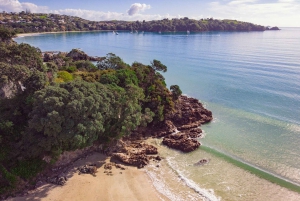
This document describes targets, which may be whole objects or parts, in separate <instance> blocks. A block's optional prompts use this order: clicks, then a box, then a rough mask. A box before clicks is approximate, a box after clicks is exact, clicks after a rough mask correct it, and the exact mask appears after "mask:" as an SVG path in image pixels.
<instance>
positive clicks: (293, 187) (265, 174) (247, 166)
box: [201, 145, 300, 193]
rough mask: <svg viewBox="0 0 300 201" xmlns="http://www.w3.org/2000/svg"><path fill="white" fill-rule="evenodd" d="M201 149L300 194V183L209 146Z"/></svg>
mask: <svg viewBox="0 0 300 201" xmlns="http://www.w3.org/2000/svg"><path fill="white" fill-rule="evenodd" d="M201 149H202V150H204V151H206V152H209V153H211V154H213V155H215V156H217V157H220V158H222V159H224V160H225V161H227V162H229V163H231V164H233V165H235V166H237V167H240V168H242V169H244V170H246V171H248V172H250V173H252V174H254V175H256V176H258V177H260V178H263V179H265V180H268V181H270V182H272V183H275V184H277V185H279V186H282V187H285V188H287V189H289V190H292V191H295V192H298V193H300V185H299V184H298V183H295V182H293V181H290V180H288V179H287V178H283V177H281V176H279V175H275V174H273V173H271V172H268V171H267V170H264V169H262V168H259V167H256V166H254V165H252V164H249V163H247V162H245V161H242V160H240V159H238V158H235V157H233V156H230V155H228V154H225V153H223V152H221V151H218V150H216V149H214V148H211V147H208V146H204V145H202V146H201Z"/></svg>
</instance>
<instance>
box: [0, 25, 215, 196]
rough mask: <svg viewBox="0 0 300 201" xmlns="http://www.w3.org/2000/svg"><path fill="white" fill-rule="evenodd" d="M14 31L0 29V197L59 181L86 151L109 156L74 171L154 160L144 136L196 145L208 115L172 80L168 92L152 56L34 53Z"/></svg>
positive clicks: (155, 152) (172, 143)
mask: <svg viewBox="0 0 300 201" xmlns="http://www.w3.org/2000/svg"><path fill="white" fill-rule="evenodd" d="M14 35H15V32H14V31H11V30H8V29H6V28H3V27H0V49H1V51H0V69H1V71H0V78H1V79H0V145H1V146H0V153H1V155H0V173H1V174H0V175H1V177H0V194H1V196H2V198H6V197H7V196H10V195H13V196H14V195H25V194H27V191H28V190H30V189H35V188H37V187H39V186H41V185H42V184H45V183H52V184H55V185H64V184H65V183H67V182H68V176H67V175H69V173H70V171H71V169H72V168H71V169H70V166H71V165H72V164H73V162H76V161H77V160H78V158H80V157H87V156H88V155H89V154H91V153H100V154H105V155H107V156H109V157H110V159H111V161H104V162H103V161H102V162H101V163H98V162H97V161H94V163H93V162H87V163H85V164H82V163H81V166H78V167H76V171H77V172H78V173H80V174H92V175H94V176H96V175H97V172H98V169H101V168H102V169H104V171H105V173H107V174H108V175H110V174H111V173H112V171H111V170H112V169H113V168H117V169H120V170H125V169H126V166H135V167H138V168H143V167H144V166H146V165H148V164H149V163H151V161H155V162H157V163H159V161H161V160H163V159H162V158H161V157H160V156H159V155H158V150H157V148H156V147H154V146H153V145H149V144H147V143H146V142H145V141H144V140H145V139H147V138H149V137H155V138H163V141H162V143H163V144H164V145H166V146H168V147H170V148H174V149H179V150H181V151H183V152H190V151H193V150H195V149H197V148H198V147H199V146H200V143H199V141H198V140H197V138H199V137H200V136H201V133H202V130H201V129H200V128H199V126H200V125H201V124H204V123H208V122H210V121H211V120H212V113H211V112H210V111H209V110H207V109H205V108H204V107H203V105H202V104H201V103H200V102H199V101H198V100H197V99H194V98H188V97H185V96H182V92H181V90H180V87H179V86H178V85H171V86H170V89H168V88H167V87H166V83H165V78H164V77H163V75H162V73H164V72H166V71H167V66H165V65H164V64H162V63H161V62H160V61H158V60H156V59H154V60H153V61H152V62H151V63H150V64H149V65H145V64H142V63H139V62H134V63H133V64H132V65H129V64H126V63H124V62H123V60H122V59H121V58H120V57H118V56H117V55H115V54H113V53H108V54H107V55H106V56H103V57H97V58H95V57H90V56H88V55H87V54H86V53H84V52H83V51H81V50H79V49H73V50H71V51H70V52H58V53H53V52H44V53H42V52H41V51H40V50H39V49H38V48H35V47H32V46H30V45H28V44H23V43H22V44H17V43H16V42H14V41H13V40H12V37H14ZM91 60H97V64H96V65H95V64H93V63H92V62H91ZM102 156H104V155H102ZM202 162H203V163H205V162H206V161H205V160H203V161H201V163H202ZM72 167H73V168H74V166H72ZM103 176H104V175H103ZM114 181H115V180H114ZM124 185H125V184H124Z"/></svg>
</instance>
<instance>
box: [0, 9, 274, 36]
mask: <svg viewBox="0 0 300 201" xmlns="http://www.w3.org/2000/svg"><path fill="white" fill-rule="evenodd" d="M0 24H2V26H4V27H6V28H10V29H13V30H14V31H15V32H16V33H38V32H60V31H94V30H120V31H132V32H139V31H146V32H187V31H188V32H201V31H265V30H279V29H278V27H271V28H270V27H265V26H261V25H256V24H253V23H249V22H242V21H237V20H229V19H224V20H218V19H213V18H206V19H200V20H195V19H189V18H187V17H184V18H180V19H177V18H173V19H167V18H166V19H163V20H152V21H145V20H142V21H120V20H112V21H90V20H85V19H82V18H80V17H75V16H68V15H59V14H47V13H30V12H25V11H22V12H20V13H13V12H11V13H6V12H2V13H0Z"/></svg>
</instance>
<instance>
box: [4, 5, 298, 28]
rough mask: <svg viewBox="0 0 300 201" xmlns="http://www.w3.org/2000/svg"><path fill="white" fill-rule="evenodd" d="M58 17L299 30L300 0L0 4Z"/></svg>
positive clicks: (7, 8) (7, 10)
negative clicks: (222, 22)
mask: <svg viewBox="0 0 300 201" xmlns="http://www.w3.org/2000/svg"><path fill="white" fill-rule="evenodd" d="M26 9H29V10H30V11H31V12H32V13H56V14H66V15H73V16H78V17H81V18H84V19H88V20H95V21H101V20H128V21H135V20H146V21H148V20H158V19H164V18H169V19H171V18H182V17H188V18H192V19H201V18H208V17H209V18H210V17H213V18H214V19H236V20H241V21H246V22H252V23H255V24H260V25H264V26H279V27H300V0H151V1H150V0H134V1H132V0H48V1H46V0H0V11H6V12H20V11H23V10H24V11H25V10H26Z"/></svg>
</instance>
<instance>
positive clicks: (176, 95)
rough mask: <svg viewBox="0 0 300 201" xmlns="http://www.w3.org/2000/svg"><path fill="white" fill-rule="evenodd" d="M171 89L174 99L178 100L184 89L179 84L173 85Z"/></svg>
mask: <svg viewBox="0 0 300 201" xmlns="http://www.w3.org/2000/svg"><path fill="white" fill-rule="evenodd" d="M170 90H171V92H172V96H173V99H174V100H177V99H178V98H179V96H181V94H182V91H181V89H180V87H179V86H178V85H171V86H170Z"/></svg>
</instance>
